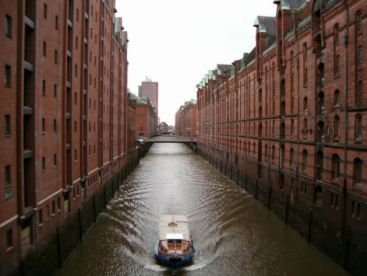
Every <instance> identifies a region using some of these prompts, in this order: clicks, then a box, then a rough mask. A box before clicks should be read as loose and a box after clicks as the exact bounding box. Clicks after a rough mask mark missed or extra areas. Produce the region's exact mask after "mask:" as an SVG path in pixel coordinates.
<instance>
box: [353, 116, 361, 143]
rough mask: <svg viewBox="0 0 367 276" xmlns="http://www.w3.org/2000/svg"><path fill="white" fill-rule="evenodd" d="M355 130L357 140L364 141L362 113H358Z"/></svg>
mask: <svg viewBox="0 0 367 276" xmlns="http://www.w3.org/2000/svg"><path fill="white" fill-rule="evenodd" d="M354 131H355V140H356V142H360V141H362V116H361V114H357V115H356V119H355V129H354Z"/></svg>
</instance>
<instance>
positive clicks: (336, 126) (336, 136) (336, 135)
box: [334, 115, 340, 140]
mask: <svg viewBox="0 0 367 276" xmlns="http://www.w3.org/2000/svg"><path fill="white" fill-rule="evenodd" d="M339 121H340V120H339V116H338V115H336V116H335V117H334V140H338V139H339Z"/></svg>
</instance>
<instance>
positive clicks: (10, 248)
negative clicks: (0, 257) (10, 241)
mask: <svg viewBox="0 0 367 276" xmlns="http://www.w3.org/2000/svg"><path fill="white" fill-rule="evenodd" d="M12 250H13V246H10V247H8V248H7V249H6V250H5V252H6V253H8V252H10V251H12Z"/></svg>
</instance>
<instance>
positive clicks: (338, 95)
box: [334, 89, 340, 106]
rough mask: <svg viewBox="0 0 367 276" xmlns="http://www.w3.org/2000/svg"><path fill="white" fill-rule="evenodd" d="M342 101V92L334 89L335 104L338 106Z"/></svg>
mask: <svg viewBox="0 0 367 276" xmlns="http://www.w3.org/2000/svg"><path fill="white" fill-rule="evenodd" d="M339 101H340V92H339V90H338V89H337V90H335V91H334V106H338V105H339Z"/></svg>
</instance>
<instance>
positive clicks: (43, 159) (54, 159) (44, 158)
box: [42, 154, 57, 171]
mask: <svg viewBox="0 0 367 276" xmlns="http://www.w3.org/2000/svg"><path fill="white" fill-rule="evenodd" d="M52 165H53V167H57V154H54V156H53V159H52ZM42 170H44V171H45V170H46V157H44V156H43V157H42Z"/></svg>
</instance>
